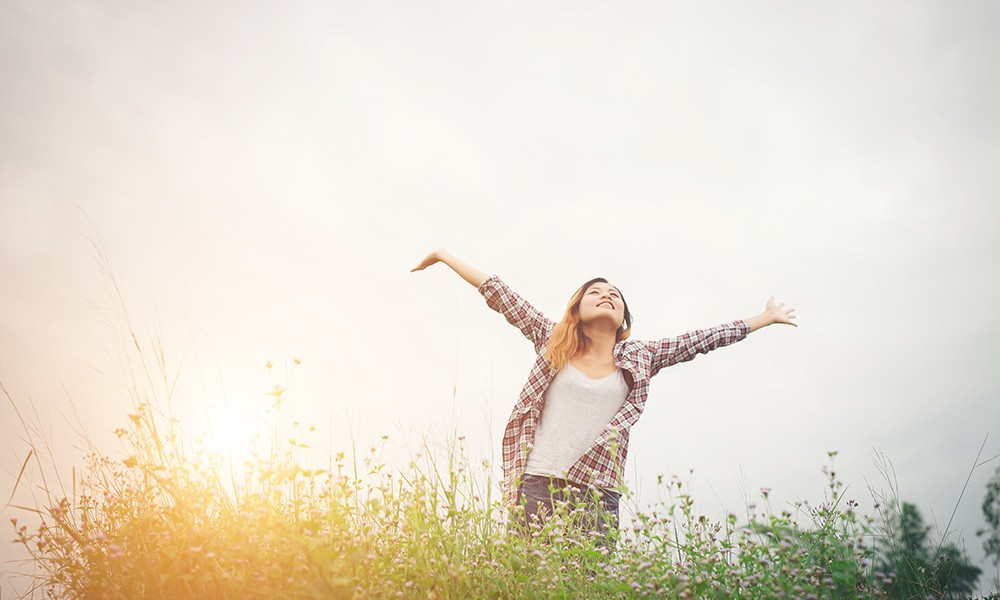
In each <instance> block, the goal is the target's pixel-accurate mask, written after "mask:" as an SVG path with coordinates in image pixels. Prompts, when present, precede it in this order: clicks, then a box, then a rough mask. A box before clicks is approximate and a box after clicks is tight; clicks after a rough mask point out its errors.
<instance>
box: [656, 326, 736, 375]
mask: <svg viewBox="0 0 1000 600" xmlns="http://www.w3.org/2000/svg"><path fill="white" fill-rule="evenodd" d="M749 333H750V326H749V325H748V324H747V322H746V321H744V320H742V319H741V320H738V321H731V322H729V323H723V324H722V325H719V326H717V327H712V328H709V329H698V330H695V331H689V332H687V333H685V334H683V335H679V336H677V337H672V338H663V339H660V340H654V341H651V342H649V350H650V352H651V354H652V360H651V365H650V366H651V369H650V377H652V376H653V375H656V374H657V373H658V372H659V371H660V369H662V368H664V367H669V366H670V365H673V364H676V363H679V362H684V361H688V360H692V359H694V358H695V357H696V356H698V355H699V354H705V353H706V352H710V351H712V350H715V349H716V348H721V347H723V346H728V345H729V344H733V343H736V342H738V341H740V340H742V339H743V338H745V337H746V336H747V334H749Z"/></svg>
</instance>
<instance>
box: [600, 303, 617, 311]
mask: <svg viewBox="0 0 1000 600" xmlns="http://www.w3.org/2000/svg"><path fill="white" fill-rule="evenodd" d="M597 306H607V307H608V308H610V309H612V310H614V308H615V305H614V304H611V303H610V302H601V303H600V304H598V305H597Z"/></svg>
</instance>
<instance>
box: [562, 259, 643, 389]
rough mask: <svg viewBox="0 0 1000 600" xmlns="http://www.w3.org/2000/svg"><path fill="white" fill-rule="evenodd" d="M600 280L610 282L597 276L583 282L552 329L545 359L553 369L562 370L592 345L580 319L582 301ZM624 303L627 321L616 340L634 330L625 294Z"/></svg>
mask: <svg viewBox="0 0 1000 600" xmlns="http://www.w3.org/2000/svg"><path fill="white" fill-rule="evenodd" d="M598 282H602V283H608V280H607V279H605V278H603V277H595V278H594V279H591V280H590V281H588V282H587V283H585V284H583V285H582V286H581V287H580V289H578V290H577V291H576V293H574V294H573V297H572V298H570V299H569V303H568V304H567V305H566V314H564V315H563V318H562V320H561V321H559V322H558V323H556V326H555V327H554V328H553V329H552V335H550V336H549V341H548V347H547V348H546V350H545V359H546V360H548V361H549V366H550V367H551V368H552V369H554V370H556V371H560V370H562V368H563V367H564V366H566V363H568V362H569V361H570V359H571V358H573V357H574V356H577V355H579V354H582V353H584V352H586V351H587V348H589V347H590V344H591V341H590V338H588V337H587V336H586V335H584V333H583V321H581V320H580V301H581V300H583V294H584V292H586V291H587V288H589V287H590V286H591V285H593V284H595V283H598ZM619 294H621V292H619ZM622 304H623V305H624V307H625V321H624V322H623V323H622V324H621V326H620V327H619V328H618V331H616V332H615V341H616V342H619V341H621V340H624V339H627V338H628V336H629V334H630V333H631V332H632V314H631V313H630V312H629V310H628V303H626V302H625V297H624V296H622Z"/></svg>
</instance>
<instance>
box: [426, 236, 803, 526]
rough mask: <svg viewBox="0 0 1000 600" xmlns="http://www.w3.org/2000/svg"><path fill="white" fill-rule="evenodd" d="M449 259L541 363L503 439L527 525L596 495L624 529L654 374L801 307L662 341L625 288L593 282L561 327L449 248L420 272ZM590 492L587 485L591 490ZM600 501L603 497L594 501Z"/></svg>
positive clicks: (509, 486)
mask: <svg viewBox="0 0 1000 600" xmlns="http://www.w3.org/2000/svg"><path fill="white" fill-rule="evenodd" d="M438 262H443V263H445V264H446V265H448V266H449V267H451V269H452V270H454V271H455V272H456V273H458V274H459V275H461V276H462V278H463V279H465V280H466V281H468V282H469V283H470V284H472V285H474V286H476V288H477V289H478V290H479V292H480V293H481V294H482V295H483V296H484V297H485V299H486V304H487V305H488V306H489V307H490V308H492V309H493V310H495V311H497V312H499V313H500V314H502V315H503V316H504V318H506V319H507V321H509V322H510V323H511V324H512V325H514V326H515V327H517V328H518V329H520V330H521V333H523V334H524V336H525V337H527V338H528V339H529V340H530V341H531V342H532V343H533V344H534V346H535V353H536V355H537V357H536V360H535V364H534V366H533V367H532V369H531V373H530V374H529V375H528V381H527V383H526V384H525V386H524V389H523V390H522V391H521V394H520V397H519V398H518V401H517V404H515V405H514V410H513V411H512V412H511V415H510V419H509V421H508V422H507V427H506V429H505V431H504V437H503V471H504V480H503V490H504V497H505V498H506V499H507V500H508V501H509V502H510V503H511V504H512V506H515V507H516V506H524V512H523V513H519V514H520V516H519V520H520V521H521V522H522V523H523V524H527V523H528V522H529V521H532V520H541V519H543V518H544V515H545V514H551V513H552V512H553V510H554V508H555V505H554V503H555V502H556V500H558V499H560V498H561V499H562V500H565V501H569V502H572V503H578V502H580V501H581V500H584V499H587V500H590V501H591V502H590V504H589V506H590V507H591V512H590V516H591V517H594V518H592V519H591V521H592V522H593V523H594V524H595V525H596V528H597V529H598V530H600V531H602V532H607V530H608V528H609V527H612V528H617V523H618V499H619V493H618V492H616V491H615V490H616V489H620V488H621V484H622V481H623V479H624V477H623V474H624V467H625V457H626V454H627V452H628V440H629V430H630V429H631V427H632V425H634V424H635V422H636V421H637V420H638V419H639V416H640V415H641V414H642V411H643V408H644V407H645V404H646V396H647V393H648V391H649V380H650V378H652V377H653V376H654V375H656V374H657V373H658V372H659V371H660V369H662V368H663V367H668V366H670V365H673V364H675V363H678V362H683V361H687V360H691V359H693V358H694V357H695V356H696V355H698V354H704V353H706V352H709V351H710V350H714V349H716V348H720V347H722V346H727V345H729V344H732V343H735V342H738V341H740V340H742V339H743V338H745V337H746V336H747V335H748V334H749V333H750V332H753V331H756V330H758V329H760V328H761V327H766V326H768V325H771V324H774V323H784V324H787V325H793V326H798V325H797V324H796V323H795V322H793V321H792V319H794V318H795V315H794V314H792V313H794V312H795V309H792V308H784V303H782V304H775V303H774V297H773V296H772V297H771V298H769V299H768V301H767V305H766V307H765V309H764V312H762V313H760V314H759V315H756V316H753V317H750V318H748V319H742V320H738V321H732V322H729V323H724V324H722V325H719V326H717V327H712V328H710V329H704V330H697V331H691V332H688V333H685V334H683V335H680V336H678V337H676V338H663V339H659V340H653V341H638V340H629V339H628V338H629V334H630V332H631V326H632V315H631V313H629V310H628V305H627V304H626V303H625V298H624V296H623V295H622V293H621V292H620V291H619V290H618V289H617V288H616V287H615V286H613V285H611V284H610V283H608V281H607V280H605V279H603V278H600V277H598V278H595V279H592V280H590V281H588V282H586V283H585V284H583V286H581V287H580V289H578V290H577V291H576V293H574V294H573V297H572V298H570V301H569V304H568V305H567V307H566V313H565V314H564V315H563V318H562V320H561V321H559V323H554V322H553V321H551V320H549V319H547V318H546V317H545V316H544V315H542V313H540V312H539V311H538V310H536V309H535V308H534V307H533V306H531V304H529V303H528V302H527V301H525V300H524V299H523V298H521V297H520V296H519V295H517V294H516V293H515V292H514V291H513V290H511V289H510V288H509V287H508V286H507V285H506V284H505V283H504V282H503V281H501V280H500V278H499V277H498V276H496V275H493V276H487V275H486V273H484V272H482V271H480V270H479V269H476V268H475V267H472V266H471V265H469V264H467V263H465V262H463V261H461V260H459V259H458V258H456V257H455V256H453V255H452V254H450V253H449V252H448V251H446V250H445V249H444V248H439V249H437V250H435V251H434V252H432V253H430V254H429V255H428V256H427V257H426V258H425V259H424V260H423V261H421V262H420V264H418V265H417V266H416V267H414V268H413V269H412V270H411V272H413V271H420V270H423V269H426V268H427V267H429V266H431V265H433V264H435V263H438ZM585 490H586V491H585ZM594 501H596V502H594Z"/></svg>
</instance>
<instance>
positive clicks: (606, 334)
mask: <svg viewBox="0 0 1000 600" xmlns="http://www.w3.org/2000/svg"><path fill="white" fill-rule="evenodd" d="M616 332H617V330H609V329H607V328H604V327H594V326H590V325H584V326H583V334H584V335H585V336H587V338H589V339H590V345H589V346H588V348H587V350H586V352H584V353H583V354H582V356H588V357H594V358H603V357H608V356H614V354H615V344H616V343H617V342H618V338H617V336H616V335H615V334H616Z"/></svg>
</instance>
